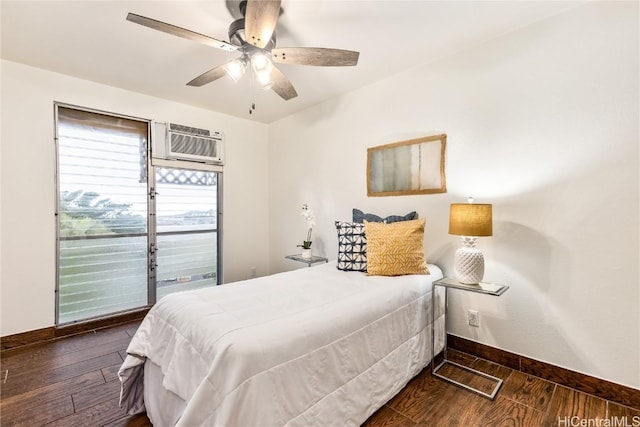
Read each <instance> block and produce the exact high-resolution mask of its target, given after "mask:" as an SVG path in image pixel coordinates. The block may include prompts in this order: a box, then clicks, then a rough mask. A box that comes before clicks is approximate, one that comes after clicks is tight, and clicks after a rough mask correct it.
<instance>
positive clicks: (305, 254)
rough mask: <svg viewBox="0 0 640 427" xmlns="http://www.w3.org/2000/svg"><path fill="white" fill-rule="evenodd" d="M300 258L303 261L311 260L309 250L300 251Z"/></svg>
mask: <svg viewBox="0 0 640 427" xmlns="http://www.w3.org/2000/svg"><path fill="white" fill-rule="evenodd" d="M300 256H301V257H302V258H304V259H311V249H302V254H300Z"/></svg>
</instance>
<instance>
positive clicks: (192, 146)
mask: <svg viewBox="0 0 640 427" xmlns="http://www.w3.org/2000/svg"><path fill="white" fill-rule="evenodd" d="M152 129H153V133H152V135H151V138H152V148H151V150H152V156H153V157H155V158H160V159H169V160H183V161H188V162H199V163H207V164H213V165H222V164H224V137H223V135H222V132H216V131H209V130H206V129H198V128H193V127H189V126H183V125H178V124H175V123H162V122H154V123H153V128H152Z"/></svg>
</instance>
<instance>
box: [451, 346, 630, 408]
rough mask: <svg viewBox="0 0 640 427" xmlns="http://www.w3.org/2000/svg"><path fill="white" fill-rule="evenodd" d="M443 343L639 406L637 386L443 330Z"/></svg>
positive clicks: (552, 380)
mask: <svg viewBox="0 0 640 427" xmlns="http://www.w3.org/2000/svg"><path fill="white" fill-rule="evenodd" d="M447 347H448V348H451V349H454V350H459V351H462V352H464V353H467V354H471V355H472V356H476V357H480V358H482V359H486V360H489V361H491V362H495V363H498V364H500V365H504V366H507V367H509V368H511V369H514V370H517V371H520V372H523V373H525V374H529V375H533V376H535V377H538V378H542V379H545V380H547V381H551V382H554V383H556V384H560V385H563V386H565V387H569V388H572V389H575V390H578V391H582V392H584V393H588V394H592V395H594V396H597V397H600V398H602V399H605V400H610V401H612V402H616V403H619V404H621V405H625V406H630V407H632V408H636V409H640V390H638V389H635V388H632V387H628V386H625V385H622V384H617V383H613V382H611V381H607V380H603V379H600V378H596V377H592V376H590V375H586V374H582V373H580V372H576V371H572V370H569V369H566V368H561V367H559V366H555V365H552V364H550V363H547V362H541V361H539V360H535V359H531V358H530V357H526V356H521V355H519V354H516V353H511V352H509V351H506V350H502V349H499V348H496V347H491V346H488V345H486V344H481V343H479V342H476V341H471V340H469V339H466V338H463V337H459V336H457V335H451V334H447Z"/></svg>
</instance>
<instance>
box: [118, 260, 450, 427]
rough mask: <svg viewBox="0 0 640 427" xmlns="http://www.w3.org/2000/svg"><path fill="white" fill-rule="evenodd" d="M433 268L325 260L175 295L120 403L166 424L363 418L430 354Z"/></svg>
mask: <svg viewBox="0 0 640 427" xmlns="http://www.w3.org/2000/svg"><path fill="white" fill-rule="evenodd" d="M429 269H430V271H431V274H430V275H424V276H418V275H416V276H400V277H380V276H366V274H364V273H358V272H343V271H340V270H337V269H336V268H335V263H328V264H325V265H321V266H316V267H313V268H302V269H299V270H294V271H291V272H287V273H281V274H276V275H272V276H267V277H262V278H258V279H252V280H248V281H243V282H236V283H232V284H227V285H223V286H218V287H214V288H208V289H202V290H196V291H189V292H183V293H177V294H172V295H169V296H167V297H165V298H163V299H162V300H160V301H159V302H158V303H157V304H156V305H155V306H154V307H153V308H152V309H151V310H150V312H149V313H148V315H147V316H146V317H145V319H144V320H143V322H142V324H141V325H140V328H139V329H138V331H137V332H136V334H135V336H134V337H133V339H132V341H131V343H130V345H129V348H128V349H127V353H128V356H127V358H126V359H125V361H124V363H123V365H122V367H121V368H120V372H119V376H120V379H121V381H122V382H123V387H122V395H121V404H122V405H123V406H124V407H125V409H127V411H128V412H129V413H136V412H141V411H143V410H145V409H146V410H147V414H148V416H149V418H150V419H151V421H152V422H153V423H154V424H156V425H161V426H164V425H173V424H174V422H176V420H177V422H176V425H181V426H200V425H225V426H234V425H237V426H272V425H273V426H283V425H290V426H296V425H300V426H312V425H322V426H326V425H334V424H340V425H359V424H361V423H362V422H363V421H364V420H366V418H367V417H368V416H369V415H371V414H372V413H373V412H375V411H376V410H377V409H378V408H379V407H380V406H382V405H383V404H384V403H385V402H387V401H388V400H389V399H390V398H391V397H393V396H394V395H395V394H396V393H397V392H398V391H399V390H400V389H401V388H402V387H404V385H406V383H407V382H408V381H409V380H410V379H411V378H412V377H413V376H415V375H416V374H417V373H418V372H420V371H421V370H422V369H423V368H424V367H425V366H426V365H427V364H428V363H429V362H430V360H431V357H432V354H431V343H432V341H431V303H432V301H431V296H432V289H433V286H432V281H433V280H437V279H439V278H440V277H442V273H441V271H440V269H439V268H438V267H437V266H435V265H429ZM436 302H437V306H438V307H439V309H438V311H437V314H438V316H437V317H438V322H437V324H436V334H435V335H436V338H437V342H436V349H437V351H439V350H440V349H441V348H442V346H443V342H442V337H443V333H444V318H443V316H442V315H441V313H443V312H444V310H443V308H442V304H443V303H444V298H442V297H440V298H437V299H436ZM145 361H146V362H147V365H148V366H149V365H150V364H151V363H152V364H153V365H155V368H154V369H149V370H150V371H151V370H153V371H155V372H156V373H155V374H153V375H150V376H149V377H148V374H150V373H149V372H143V367H144V365H145ZM156 368H157V369H156ZM143 378H144V381H143ZM145 381H146V384H145V390H144V392H143V390H142V384H143V382H145ZM159 386H161V390H159ZM167 399H168V400H167ZM145 401H146V408H145ZM170 402H173V403H172V404H170Z"/></svg>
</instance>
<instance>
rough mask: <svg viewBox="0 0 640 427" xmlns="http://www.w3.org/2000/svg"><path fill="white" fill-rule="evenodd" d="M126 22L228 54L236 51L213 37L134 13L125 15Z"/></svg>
mask: <svg viewBox="0 0 640 427" xmlns="http://www.w3.org/2000/svg"><path fill="white" fill-rule="evenodd" d="M127 21H131V22H135V23H136V24H140V25H144V26H145V27H149V28H153V29H154V30H158V31H162V32H164V33H167V34H171V35H174V36H178V37H182V38H185V39H187V40H193V41H195V42H198V43H202V44H206V45H207V46H212V47H216V48H218V49H222V50H226V51H228V52H233V51H235V50H237V49H238V48H237V47H236V46H234V45H232V44H229V43H227V42H223V41H221V40H217V39H214V38H213V37H209V36H205V35H204V34H200V33H196V32H195V31H191V30H187V29H185V28H182V27H177V26H175V25H171V24H167V23H166V22H162V21H157V20H155V19H151V18H147V17H144V16H141V15H136V14H135V13H129V14H128V15H127Z"/></svg>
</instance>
